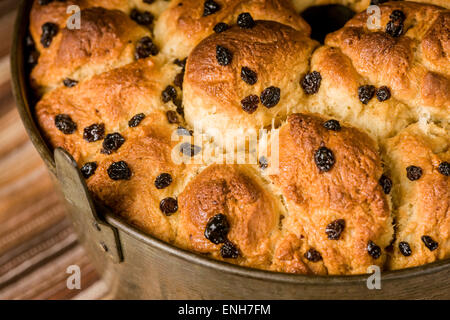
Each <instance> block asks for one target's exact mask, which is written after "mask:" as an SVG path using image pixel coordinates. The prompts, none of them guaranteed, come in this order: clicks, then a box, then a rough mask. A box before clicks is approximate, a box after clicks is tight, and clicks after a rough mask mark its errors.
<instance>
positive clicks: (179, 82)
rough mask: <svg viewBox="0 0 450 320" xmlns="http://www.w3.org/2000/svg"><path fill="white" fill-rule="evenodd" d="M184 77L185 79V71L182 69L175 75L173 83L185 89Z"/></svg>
mask: <svg viewBox="0 0 450 320" xmlns="http://www.w3.org/2000/svg"><path fill="white" fill-rule="evenodd" d="M183 79H184V71H181V72H180V73H178V74H177V75H176V76H175V79H174V80H173V84H174V85H176V86H177V87H178V88H180V89H181V90H183Z"/></svg>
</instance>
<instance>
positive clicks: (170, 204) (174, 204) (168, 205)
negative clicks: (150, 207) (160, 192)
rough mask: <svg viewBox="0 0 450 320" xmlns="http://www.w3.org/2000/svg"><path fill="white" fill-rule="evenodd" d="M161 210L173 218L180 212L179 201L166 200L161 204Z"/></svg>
mask: <svg viewBox="0 0 450 320" xmlns="http://www.w3.org/2000/svg"><path fill="white" fill-rule="evenodd" d="M159 209H160V210H161V212H162V213H164V214H165V215H166V216H171V215H172V214H174V213H175V212H177V211H178V201H177V199H175V198H172V197H168V198H164V199H162V200H161V202H160V203H159Z"/></svg>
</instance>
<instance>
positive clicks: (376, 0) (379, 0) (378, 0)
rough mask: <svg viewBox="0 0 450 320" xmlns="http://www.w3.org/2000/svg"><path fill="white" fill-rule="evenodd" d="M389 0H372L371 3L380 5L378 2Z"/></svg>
mask: <svg viewBox="0 0 450 320" xmlns="http://www.w3.org/2000/svg"><path fill="white" fill-rule="evenodd" d="M388 1H389V0H370V4H371V5H378V4H382V3H385V2H388Z"/></svg>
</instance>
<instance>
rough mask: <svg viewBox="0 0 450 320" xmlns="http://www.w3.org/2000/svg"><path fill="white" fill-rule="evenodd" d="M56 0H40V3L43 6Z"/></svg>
mask: <svg viewBox="0 0 450 320" xmlns="http://www.w3.org/2000/svg"><path fill="white" fill-rule="evenodd" d="M54 1H55V0H39V1H38V3H39V4H40V5H41V6H45V5H47V4H49V3H52V2H54ZM56 1H58V2H66V0H56Z"/></svg>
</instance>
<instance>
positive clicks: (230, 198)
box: [177, 165, 279, 268]
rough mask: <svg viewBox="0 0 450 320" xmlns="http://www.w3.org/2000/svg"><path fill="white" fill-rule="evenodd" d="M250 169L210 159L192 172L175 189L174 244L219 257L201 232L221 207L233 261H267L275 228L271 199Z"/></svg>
mask: <svg viewBox="0 0 450 320" xmlns="http://www.w3.org/2000/svg"><path fill="white" fill-rule="evenodd" d="M253 170H254V169H252V168H250V167H246V166H238V165H232V166H228V165H212V166H210V167H208V168H206V169H205V170H204V171H202V172H201V173H200V174H199V175H198V176H196V177H195V178H194V179H193V180H192V181H191V182H190V183H189V184H188V185H187V187H186V189H185V190H184V191H183V192H182V193H181V194H180V198H179V204H180V215H181V216H180V221H179V226H178V233H177V244H178V245H180V246H182V247H185V248H188V249H190V250H194V251H197V252H201V253H209V254H211V255H212V256H213V257H215V258H219V259H221V256H220V247H221V245H216V244H213V243H212V242H210V241H209V240H208V239H206V238H205V235H204V233H205V227H206V224H207V222H208V220H209V219H210V218H212V217H213V216H215V215H217V214H219V213H221V214H224V215H225V216H226V217H227V220H228V223H229V225H230V231H229V233H228V239H229V240H230V241H231V242H232V243H233V244H234V245H236V247H237V248H238V250H239V252H240V257H239V258H238V259H237V260H236V259H227V260H228V261H229V260H235V261H234V262H237V263H239V264H243V265H248V266H253V267H260V268H261V267H266V268H267V266H268V265H269V264H270V259H271V254H272V239H273V238H274V237H275V236H276V235H277V232H278V221H279V211H278V210H277V202H276V199H275V198H274V197H273V196H272V195H271V194H269V193H268V192H267V191H266V190H264V187H263V186H262V185H261V183H262V182H261V181H258V180H259V179H256V178H255V176H254V172H252V171H253Z"/></svg>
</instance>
